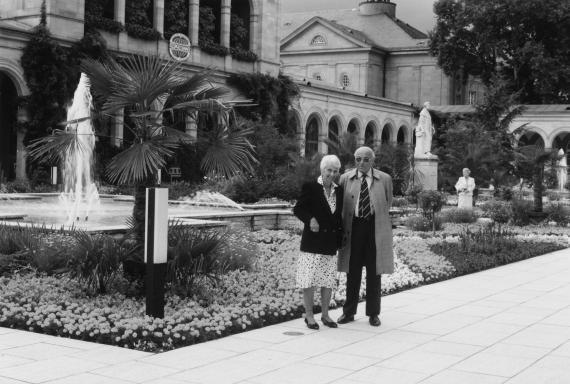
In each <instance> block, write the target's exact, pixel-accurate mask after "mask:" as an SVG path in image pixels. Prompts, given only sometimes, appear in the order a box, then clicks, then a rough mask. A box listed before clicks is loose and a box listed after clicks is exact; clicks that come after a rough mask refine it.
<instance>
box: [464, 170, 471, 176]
mask: <svg viewBox="0 0 570 384" xmlns="http://www.w3.org/2000/svg"><path fill="white" fill-rule="evenodd" d="M470 174H471V172H470V171H469V170H468V169H464V170H463V177H469V175H470Z"/></svg>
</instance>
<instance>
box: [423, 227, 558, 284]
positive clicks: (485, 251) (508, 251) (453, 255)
mask: <svg viewBox="0 0 570 384" xmlns="http://www.w3.org/2000/svg"><path fill="white" fill-rule="evenodd" d="M562 248H564V246H563V245H560V244H556V243H553V242H546V241H543V242H525V241H520V240H518V239H517V238H516V237H515V234H514V233H513V232H510V231H509V230H505V229H501V228H500V227H497V226H495V225H493V224H491V225H488V226H485V227H483V228H480V229H479V230H477V231H472V230H470V229H468V228H467V229H465V230H464V231H462V232H461V233H460V234H459V241H458V242H448V241H444V242H442V243H439V244H434V245H432V246H431V250H432V251H433V252H435V253H437V254H439V255H442V256H444V257H445V258H446V259H447V260H448V261H449V262H451V264H453V266H454V268H455V269H456V271H457V274H458V275H464V274H467V273H472V272H476V271H481V270H484V269H488V268H493V267H496V266H499V265H504V264H507V263H512V262H514V261H519V260H524V259H527V258H530V257H533V256H537V255H542V254H545V253H548V252H554V251H557V250H559V249H562Z"/></svg>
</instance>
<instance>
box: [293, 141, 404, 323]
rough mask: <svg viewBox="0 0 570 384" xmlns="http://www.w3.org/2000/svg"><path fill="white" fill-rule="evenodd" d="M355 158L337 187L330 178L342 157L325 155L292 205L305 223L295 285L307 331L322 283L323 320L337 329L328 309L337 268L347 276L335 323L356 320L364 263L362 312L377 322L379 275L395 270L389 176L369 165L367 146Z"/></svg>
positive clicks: (313, 319)
mask: <svg viewBox="0 0 570 384" xmlns="http://www.w3.org/2000/svg"><path fill="white" fill-rule="evenodd" d="M354 158H355V163H356V168H355V169H351V170H349V171H347V172H345V173H344V174H343V175H342V176H341V177H340V182H339V185H337V184H335V182H334V180H335V179H336V177H337V176H338V174H339V170H340V166H341V164H340V160H339V159H338V157H336V156H334V155H327V156H324V157H323V159H322V160H321V165H320V168H321V175H320V176H319V178H318V180H317V181H314V182H308V183H306V184H304V185H303V188H302V191H301V196H300V197H299V200H298V201H297V204H296V205H295V208H294V209H293V212H294V213H295V216H297V217H298V218H299V219H300V220H301V221H302V222H303V223H304V225H305V226H304V229H303V234H302V237H301V255H300V257H299V260H298V265H297V276H296V283H297V287H298V288H302V289H303V301H304V306H305V323H306V324H307V327H309V328H310V329H319V325H318V323H317V322H316V320H315V318H314V316H313V298H314V288H315V287H321V306H322V313H321V321H322V323H323V324H324V325H325V326H327V327H331V328H336V327H337V322H335V321H334V320H332V319H331V318H330V316H329V313H328V308H329V303H330V299H331V293H332V288H333V287H334V286H335V285H336V273H337V271H338V272H345V273H346V274H347V276H346V277H347V281H346V302H345V304H344V306H343V314H342V315H341V316H340V317H339V318H338V320H337V321H338V323H339V324H346V323H349V322H351V321H354V315H355V314H356V309H357V306H358V299H359V292H360V282H361V277H362V267H366V315H367V316H368V318H369V323H370V325H372V326H376V327H377V326H379V325H380V318H379V316H380V288H381V287H380V276H381V274H383V273H392V272H393V270H394V257H393V253H392V223H391V221H390V216H389V213H388V211H389V209H390V206H391V204H392V179H391V177H390V176H389V175H388V174H386V173H384V172H381V171H379V170H377V169H374V168H373V167H372V165H373V164H374V151H373V150H372V149H371V148H369V147H360V148H358V149H357V150H356V152H355V153H354ZM337 251H338V260H337V257H335V256H336V255H337Z"/></svg>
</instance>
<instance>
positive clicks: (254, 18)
mask: <svg viewBox="0 0 570 384" xmlns="http://www.w3.org/2000/svg"><path fill="white" fill-rule="evenodd" d="M258 24H259V15H257V14H252V15H250V16H249V50H250V51H252V52H256V53H257V44H256V43H257V39H256V37H257V33H258V32H257V30H258Z"/></svg>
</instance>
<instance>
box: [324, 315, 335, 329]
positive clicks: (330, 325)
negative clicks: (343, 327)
mask: <svg viewBox="0 0 570 384" xmlns="http://www.w3.org/2000/svg"><path fill="white" fill-rule="evenodd" d="M321 321H322V322H323V324H324V325H326V326H327V327H329V328H338V324H337V323H335V322H334V321H328V320H327V319H323V318H322V317H321Z"/></svg>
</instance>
